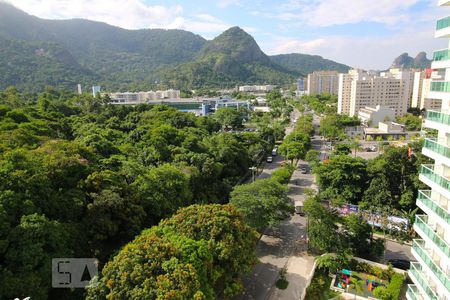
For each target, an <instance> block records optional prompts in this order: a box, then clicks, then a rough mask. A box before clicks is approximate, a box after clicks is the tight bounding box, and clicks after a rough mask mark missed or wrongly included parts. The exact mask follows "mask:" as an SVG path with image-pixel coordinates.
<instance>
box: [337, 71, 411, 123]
mask: <svg viewBox="0 0 450 300" xmlns="http://www.w3.org/2000/svg"><path fill="white" fill-rule="evenodd" d="M413 82H414V76H413V72H411V71H407V70H399V69H391V70H389V72H382V73H380V75H377V74H376V73H373V72H366V71H362V70H350V71H349V72H348V73H347V74H339V79H338V83H339V84H338V85H339V86H338V113H340V114H345V115H348V116H356V115H358V112H359V110H360V109H362V108H365V107H376V106H377V105H381V106H385V107H389V108H390V109H392V110H393V111H394V112H395V116H401V115H404V114H405V113H406V112H407V109H408V107H409V105H410V99H411V96H412V87H413Z"/></svg>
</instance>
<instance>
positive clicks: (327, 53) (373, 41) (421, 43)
mask: <svg viewBox="0 0 450 300" xmlns="http://www.w3.org/2000/svg"><path fill="white" fill-rule="evenodd" d="M7 2H10V3H12V4H14V5H15V6H16V7H18V8H20V9H22V10H24V11H26V12H27V13H29V14H31V15H35V16H38V17H41V18H46V19H70V18H85V19H90V20H96V21H102V22H106V23H108V24H111V25H115V26H119V27H123V28H127V29H142V28H166V29H184V30H188V31H191V32H194V33H196V34H199V35H201V36H203V37H204V38H206V39H213V38H214V37H216V36H217V35H219V34H220V33H221V32H223V31H225V30H226V29H227V28H229V27H232V26H239V27H241V28H243V29H244V30H245V31H247V32H248V33H249V34H251V35H252V36H253V37H254V38H255V40H256V41H257V43H258V44H259V46H260V47H261V49H262V50H263V51H264V52H265V53H266V54H268V55H274V54H286V53H306V54H315V55H321V56H323V57H325V58H328V59H332V60H335V61H337V62H341V63H345V64H347V65H350V66H352V67H356V68H363V69H386V68H388V67H389V66H390V64H391V63H392V61H393V60H394V59H395V58H396V57H397V56H399V55H400V54H402V53H404V52H408V53H409V54H410V55H411V56H412V57H415V56H416V55H417V53H418V52H420V51H426V52H427V54H428V57H429V58H431V55H432V52H433V51H435V50H440V49H443V48H446V47H447V45H448V41H446V40H445V39H434V37H433V36H434V30H435V24H436V20H438V19H440V18H443V17H446V16H448V15H450V8H448V7H438V6H437V0H288V1H277V0H248V1H246V0H216V1H211V0H209V1H200V0H192V1H179V0H166V1H157V0H7Z"/></svg>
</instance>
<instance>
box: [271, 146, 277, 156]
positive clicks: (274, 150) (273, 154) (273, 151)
mask: <svg viewBox="0 0 450 300" xmlns="http://www.w3.org/2000/svg"><path fill="white" fill-rule="evenodd" d="M277 153H278V148H273V150H272V156H277Z"/></svg>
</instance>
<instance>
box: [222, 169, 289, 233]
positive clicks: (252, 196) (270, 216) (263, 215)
mask: <svg viewBox="0 0 450 300" xmlns="http://www.w3.org/2000/svg"><path fill="white" fill-rule="evenodd" d="M289 177H290V176H289ZM230 203H231V204H233V205H234V206H236V207H237V209H238V210H239V211H240V212H241V213H242V214H243V215H244V217H245V220H246V222H247V223H248V224H249V225H250V226H252V227H253V228H255V229H263V228H265V227H267V226H269V225H275V224H277V223H279V222H280V221H281V220H283V219H285V218H286V217H287V216H288V215H289V214H290V213H291V212H292V204H291V202H290V200H289V198H288V197H287V187H286V186H283V185H282V184H281V183H279V182H277V181H276V180H274V179H259V180H256V181H255V182H253V183H250V184H244V185H239V186H236V187H235V188H234V190H233V191H232V192H231V198H230Z"/></svg>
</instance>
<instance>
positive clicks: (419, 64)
mask: <svg viewBox="0 0 450 300" xmlns="http://www.w3.org/2000/svg"><path fill="white" fill-rule="evenodd" d="M429 67H431V60H429V59H428V58H427V54H426V53H425V52H419V54H417V56H416V57H415V58H412V57H411V56H409V55H408V53H403V54H401V55H400V56H399V57H397V58H396V59H395V60H394V62H393V63H392V65H391V68H406V69H407V68H417V69H425V68H429Z"/></svg>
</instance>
